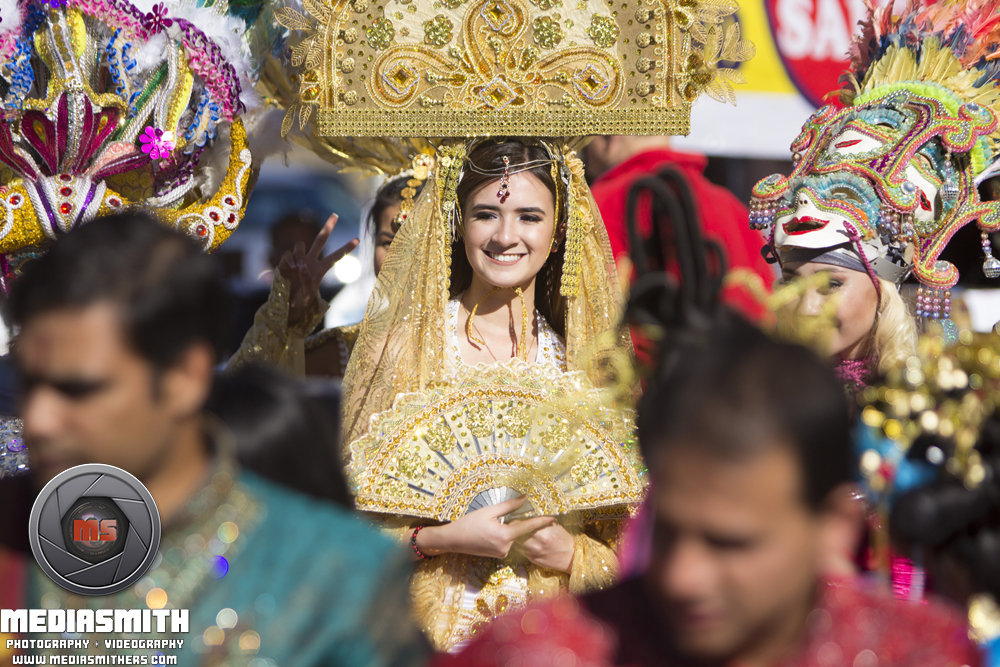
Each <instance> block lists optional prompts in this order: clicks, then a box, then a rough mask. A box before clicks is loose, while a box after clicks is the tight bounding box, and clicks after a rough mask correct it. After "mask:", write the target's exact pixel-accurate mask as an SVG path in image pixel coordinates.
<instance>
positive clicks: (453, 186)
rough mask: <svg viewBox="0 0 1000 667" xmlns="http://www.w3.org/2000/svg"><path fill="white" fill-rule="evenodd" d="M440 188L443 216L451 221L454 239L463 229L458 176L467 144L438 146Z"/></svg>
mask: <svg viewBox="0 0 1000 667" xmlns="http://www.w3.org/2000/svg"><path fill="white" fill-rule="evenodd" d="M438 155H439V156H440V157H439V159H438V165H439V166H438V172H437V182H438V190H439V192H440V193H441V217H443V218H444V219H445V220H447V221H449V222H450V223H451V240H452V241H454V240H455V239H456V238H458V235H459V234H460V232H461V229H462V215H461V210H460V209H459V206H458V197H457V195H456V194H455V191H456V190H457V189H458V177H459V175H460V174H461V173H462V165H463V164H464V163H465V144H458V145H457V146H441V147H440V148H438Z"/></svg>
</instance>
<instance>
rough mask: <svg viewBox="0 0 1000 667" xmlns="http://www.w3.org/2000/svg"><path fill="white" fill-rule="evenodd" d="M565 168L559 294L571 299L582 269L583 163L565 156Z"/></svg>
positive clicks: (576, 288)
mask: <svg viewBox="0 0 1000 667" xmlns="http://www.w3.org/2000/svg"><path fill="white" fill-rule="evenodd" d="M566 166H567V168H568V169H569V171H570V181H569V187H568V188H567V192H566V213H567V216H568V220H567V224H566V255H565V257H564V259H563V271H562V284H561V285H560V287H559V293H560V294H561V295H563V296H564V297H568V298H572V297H575V296H578V295H579V294H580V271H581V269H582V267H583V236H584V232H585V231H586V230H585V224H584V220H583V216H582V215H581V210H580V209H581V206H582V205H583V202H581V201H577V200H578V199H579V194H580V192H579V191H580V190H582V191H583V192H586V189H585V188H582V187H580V182H581V179H583V163H582V162H580V159H579V158H577V157H576V153H570V154H569V155H567V156H566Z"/></svg>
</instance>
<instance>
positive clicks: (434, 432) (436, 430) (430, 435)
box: [424, 420, 455, 454]
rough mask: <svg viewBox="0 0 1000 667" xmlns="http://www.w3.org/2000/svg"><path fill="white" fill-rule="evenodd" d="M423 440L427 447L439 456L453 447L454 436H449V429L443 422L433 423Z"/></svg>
mask: <svg viewBox="0 0 1000 667" xmlns="http://www.w3.org/2000/svg"><path fill="white" fill-rule="evenodd" d="M424 440H426V441H427V446H428V447H430V448H431V449H432V450H434V451H435V452H438V453H439V454H446V453H447V452H450V451H451V450H452V449H454V447H455V436H453V435H452V434H451V429H450V428H448V424H446V423H445V422H444V421H443V420H440V421H437V422H435V423H434V424H433V425H431V427H430V428H428V429H427V433H425V434H424Z"/></svg>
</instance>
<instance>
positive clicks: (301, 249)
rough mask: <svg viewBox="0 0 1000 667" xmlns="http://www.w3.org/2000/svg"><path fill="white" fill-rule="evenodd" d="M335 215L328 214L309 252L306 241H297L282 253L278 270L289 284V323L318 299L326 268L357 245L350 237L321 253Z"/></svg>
mask: <svg viewBox="0 0 1000 667" xmlns="http://www.w3.org/2000/svg"><path fill="white" fill-rule="evenodd" d="M337 217H338V216H337V214H336V213H333V214H332V215H330V217H329V218H328V219H327V221H326V224H325V225H323V229H321V230H320V231H319V234H317V235H316V238H315V239H314V240H313V242H312V246H310V248H309V252H306V244H305V243H302V242H301V241H300V242H299V243H296V244H295V248H294V249H293V250H289V251H286V252H285V254H284V255H282V256H281V262H280V263H279V264H278V271H280V272H281V275H283V276H284V277H285V278H286V279H287V280H288V281H289V282H290V283H291V289H290V291H289V295H288V325H289V326H292V325H295V324H297V323H298V322H299V320H301V319H302V317H303V315H305V313H306V311H307V310H308V309H309V307H310V306H311V305H312V304H313V303H314V302H315V301H316V299H318V298H319V284H320V282H321V281H322V280H323V276H325V275H326V273H327V271H329V270H330V269H332V268H333V265H334V264H336V263H337V262H339V261H340V260H341V258H343V257H344V255H346V254H347V253H349V252H351V251H352V250H354V249H355V248H357V247H358V243H359V241H358V239H353V240H351V241H348V242H347V243H346V244H344V245H343V246H342V247H341V248H339V249H338V250H335V251H333V252H331V253H330V254H329V255H327V256H326V257H323V256H322V255H323V246H325V245H326V241H327V239H329V238H330V234H331V233H332V232H333V228H334V227H336V226H337Z"/></svg>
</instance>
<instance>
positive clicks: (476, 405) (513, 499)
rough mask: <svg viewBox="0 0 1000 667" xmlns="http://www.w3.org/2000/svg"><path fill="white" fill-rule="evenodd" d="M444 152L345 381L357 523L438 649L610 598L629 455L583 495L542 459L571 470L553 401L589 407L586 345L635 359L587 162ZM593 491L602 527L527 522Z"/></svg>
mask: <svg viewBox="0 0 1000 667" xmlns="http://www.w3.org/2000/svg"><path fill="white" fill-rule="evenodd" d="M455 150H456V149H454V148H452V147H448V148H447V149H445V150H440V151H439V153H438V155H437V156H436V159H437V161H438V163H437V164H438V166H437V167H436V173H435V174H434V175H433V176H431V177H430V178H429V179H428V184H429V186H425V189H424V191H423V192H422V193H421V195H420V197H419V199H418V200H417V201H416V202H415V203H414V207H413V211H412V213H411V216H410V219H409V221H408V222H407V224H406V225H405V226H404V227H403V229H402V230H401V231H400V233H399V234H398V235H397V237H396V240H395V241H394V242H393V245H392V247H391V248H390V250H389V253H388V255H387V257H386V259H385V263H384V265H383V268H382V272H381V273H380V275H379V279H378V284H377V285H376V288H375V292H374V294H373V296H372V300H371V301H370V302H369V306H368V312H367V314H366V317H365V321H364V322H363V323H362V331H361V335H360V337H359V340H358V344H357V346H356V348H355V353H354V355H353V356H352V358H351V362H350V366H349V368H348V371H347V375H346V377H345V380H344V383H345V387H347V388H348V395H347V400H346V405H347V410H346V415H345V423H346V424H347V428H346V431H347V432H346V437H345V442H346V443H347V446H348V450H349V451H348V455H349V458H350V463H349V467H348V474H349V477H350V479H351V483H352V484H353V485H354V486H355V488H356V491H357V493H356V503H357V506H358V508H359V509H361V510H364V511H366V512H370V513H372V515H374V516H375V517H377V519H376V521H377V522H378V523H379V524H380V525H381V526H382V527H383V528H384V529H385V530H386V531H388V532H389V533H391V534H393V535H394V536H395V537H396V538H397V539H398V540H399V541H401V542H403V543H405V544H406V545H407V546H408V548H411V549H412V550H413V553H414V555H415V560H416V561H417V563H416V570H415V572H414V577H413V583H412V586H411V596H412V600H413V603H414V609H415V611H416V614H417V617H418V621H419V623H420V624H421V626H422V627H423V628H424V630H425V632H426V633H427V635H428V637H429V638H430V640H431V643H432V644H433V645H434V646H435V648H437V649H438V650H452V649H455V648H456V647H458V646H460V645H462V644H463V643H464V642H466V641H467V640H468V639H469V638H470V637H471V636H472V635H473V633H475V632H476V631H477V629H478V628H480V627H482V626H483V625H485V624H486V623H488V622H490V621H491V620H493V619H494V618H496V617H497V616H499V615H500V614H503V613H507V612H509V611H512V610H514V609H517V608H519V607H522V606H524V605H525V604H527V603H529V602H530V601H532V600H536V599H540V598H545V597H549V596H551V595H554V594H556V593H558V592H559V591H571V592H574V593H582V592H586V591H589V590H593V589H595V588H600V587H603V586H605V585H609V584H610V583H611V582H612V581H613V580H614V578H615V576H616V575H617V571H618V567H617V557H616V555H615V550H614V549H615V545H616V543H617V540H618V537H619V535H620V532H621V526H622V519H624V518H625V517H626V516H628V514H629V512H630V511H631V509H632V508H634V506H635V505H636V504H637V503H638V501H639V499H640V498H641V496H642V493H643V485H644V477H643V474H642V472H640V471H639V465H638V458H637V457H638V453H637V452H635V454H634V456H635V458H633V459H628V461H629V462H628V463H627V464H625V465H624V466H623V467H621V468H616V471H615V472H613V471H611V469H610V467H605V466H606V464H605V461H606V460H610V459H611V458H612V457H613V456H620V454H616V453H614V452H610V453H608V452H605V451H604V450H601V454H600V456H601V457H606V458H602V459H600V460H599V461H598V459H597V458H596V457H595V459H594V463H595V465H596V467H594V468H593V470H594V471H596V472H595V476H593V477H591V476H589V474H584V473H585V470H584V467H585V466H586V465H587V464H586V463H582V464H581V467H574V470H575V471H576V472H572V471H570V470H569V469H568V468H567V469H566V470H564V473H565V474H564V475H563V481H562V482H559V481H556V479H555V478H554V477H551V478H550V477H545V479H551V480H552V484H551V485H546V483H540V482H539V481H538V480H540V479H542V478H543V477H544V476H545V475H547V474H550V472H546V469H545V466H544V465H542V463H545V460H546V457H549V458H552V459H555V458H559V457H560V456H562V457H563V459H565V458H567V457H573V456H577V455H578V454H573V453H571V452H568V451H563V450H565V449H566V448H567V445H568V441H567V442H566V443H563V442H562V441H561V440H560V439H559V438H561V437H562V436H559V435H558V434H559V433H561V432H562V431H561V430H560V429H569V426H568V424H571V423H573V422H572V421H567V420H572V419H574V417H573V416H572V415H571V414H570V413H569V412H567V411H566V410H567V409H566V408H565V407H564V406H561V405H557V404H555V403H549V402H548V401H549V399H550V397H551V396H553V395H560V392H561V395H564V396H565V395H566V393H567V390H566V388H567V387H568V386H569V383H575V386H579V387H589V388H590V389H589V391H592V392H595V393H600V392H601V391H603V390H602V389H600V388H598V387H597V386H596V385H595V384H594V381H593V380H592V378H597V377H598V376H599V374H598V373H594V372H592V371H593V369H591V368H590V361H589V360H590V359H591V358H592V356H589V355H592V354H593V351H594V350H597V349H598V348H597V347H596V345H595V344H596V343H598V342H599V341H609V340H612V341H613V342H611V343H610V347H609V349H608V350H607V351H610V352H614V353H617V354H621V355H623V356H622V358H623V359H624V358H627V357H628V356H629V355H630V353H631V343H630V340H629V339H628V334H627V332H624V333H623V332H620V331H618V329H617V324H618V320H619V317H620V308H621V305H622V304H621V295H620V292H619V290H618V286H617V284H616V283H615V282H614V275H613V274H612V273H609V272H608V270H607V266H609V265H611V264H612V262H611V259H610V246H609V244H608V240H607V233H606V232H605V230H604V225H603V224H602V223H601V221H600V218H599V217H597V216H598V213H597V208H596V206H595V205H594V204H593V200H592V199H591V198H590V196H589V191H588V189H587V187H586V182H585V180H584V178H583V165H582V163H581V162H580V161H579V160H577V159H576V158H575V156H574V155H573V154H572V153H570V154H568V155H567V154H566V153H564V152H563V149H561V148H556V147H555V146H553V145H550V144H547V143H545V142H543V141H539V140H520V139H484V140H476V141H473V142H470V143H469V144H468V145H459V147H457V152H449V151H455ZM449 184H450V185H449ZM567 246H569V247H570V248H571V251H572V252H575V253H576V254H575V255H574V256H575V257H578V258H580V259H579V260H578V261H577V263H576V266H577V267H578V268H579V271H578V273H574V272H573V271H574V269H570V268H567V267H568V266H569V264H570V263H569V262H567V261H566V254H567V251H566V247H567ZM574 281H576V282H575V283H574ZM629 395H631V393H629ZM593 396H594V394H591V397H592V398H593ZM591 403H592V404H593V406H594V407H597V405H598V404H600V400H599V399H598V400H595V401H592V402H591ZM454 405H458V406H459V407H458V408H454V407H450V406H454ZM539 406H544V409H541V408H540V407H539ZM622 406H623V407H619V408H614V409H612V410H611V411H610V412H609V413H608V414H615V415H616V416H611V417H609V422H615V423H620V424H621V425H622V426H623V427H624V430H623V431H622V432H620V433H617V432H616V435H611V434H610V432H609V434H608V439H607V440H606V442H622V441H623V440H624V439H627V438H628V435H627V433H628V432H630V428H631V427H630V426H627V425H628V424H630V423H631V422H630V419H631V417H630V414H631V413H630V411H629V410H628V409H627V408H626V407H624V404H622ZM616 420H617V421H616ZM543 424H544V425H543ZM411 425H412V427H411ZM572 428H573V429H576V428H577V427H576V426H574V427H572ZM598 428H601V427H600V426H598ZM616 428H617V427H616ZM566 433H567V434H568V433H571V431H569V430H567V431H566ZM575 433H576V436H575V440H574V442H577V441H579V439H580V435H579V434H580V431H578V430H576V431H575ZM618 436H621V437H618ZM567 437H573V436H567ZM594 446H595V447H596V448H597V449H601V445H596V444H595V445H594ZM590 447H591V445H587V447H586V448H585V447H583V446H580V447H577V450H583V449H587V448H590ZM615 448H616V449H617V450H622V448H621V447H620V446H618V445H615ZM626 449H627V448H626ZM560 451H563V453H562V454H559V452H560ZM525 452H527V454H525ZM586 456H589V454H584V455H581V459H580V460H581V461H583V458H585V457H586ZM540 460H541V461H542V463H539V461H540ZM622 460H623V461H624V460H625V459H622ZM560 465H562V463H560ZM512 471H520V472H517V473H516V474H514V473H513V472H512ZM571 478H574V479H576V480H578V482H572V481H569V480H570V479H571ZM612 478H614V479H613V480H612ZM579 480H582V481H579ZM602 483H603V484H604V485H605V486H606V487H607V489H608V490H609V491H611V496H614V500H611V501H609V502H608V503H607V504H606V505H602V506H601V508H600V510H601V511H600V512H593V511H591V510H592V509H595V508H596V506H594V505H587V504H586V503H585V502H582V503H578V504H574V505H572V506H570V505H566V506H565V507H567V508H569V509H559V510H557V511H556V510H554V509H549V510H548V511H542V510H541V508H546V507H547V508H555V507H556V506H557V505H558V503H559V502H563V501H562V500H561V499H562V498H564V497H570V496H572V495H573V494H576V493H586V492H587V489H590V490H592V491H593V490H596V488H597V486H598V485H599V484H602ZM611 484H614V485H615V487H614V488H615V489H618V490H617V491H612V490H611V489H612V487H611ZM452 486H454V487H455V488H456V489H458V490H456V491H454V492H451V491H448V490H447V489H448V488H451V487H452ZM601 488H604V487H601ZM442 489H444V490H442ZM625 489H627V492H626V491H625ZM463 494H464V495H463ZM629 494H631V495H629ZM573 497H574V498H575V497H577V496H573ZM441 506H446V507H453V508H454V509H450V510H448V512H447V513H444V512H443V510H442V511H439V510H438V509H434V508H438V507H441Z"/></svg>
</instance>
